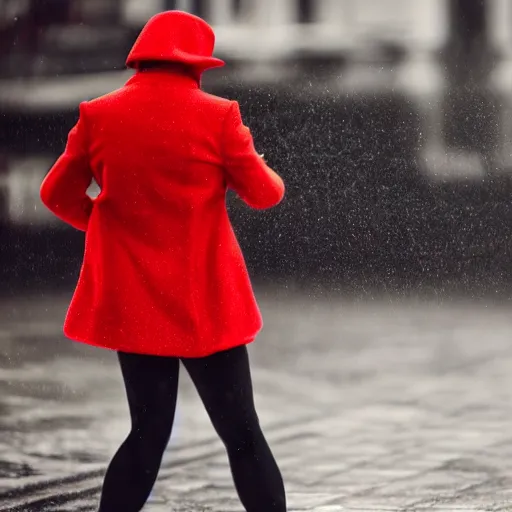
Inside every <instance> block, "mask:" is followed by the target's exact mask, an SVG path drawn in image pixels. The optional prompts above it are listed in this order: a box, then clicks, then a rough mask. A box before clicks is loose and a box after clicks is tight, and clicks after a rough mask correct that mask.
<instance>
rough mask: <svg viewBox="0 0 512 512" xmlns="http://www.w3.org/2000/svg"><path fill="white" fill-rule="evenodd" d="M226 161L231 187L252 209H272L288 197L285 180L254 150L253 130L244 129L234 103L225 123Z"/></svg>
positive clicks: (224, 151) (224, 145)
mask: <svg viewBox="0 0 512 512" xmlns="http://www.w3.org/2000/svg"><path fill="white" fill-rule="evenodd" d="M222 144H223V159H224V168H225V171H226V175H227V184H228V187H229V188H231V189H233V190H234V191H235V192H236V193H237V194H238V195H239V196H240V197H241V198H242V199H243V200H244V201H245V202H246V203H247V204H248V205H249V206H252V207H253V208H259V209H264V208H270V207H272V206H275V205H276V204H278V203H279V202H280V201H281V199H282V198H283V196H284V190H285V188H284V183H283V180H282V179H281V178H280V177H279V176H278V174H277V173H275V172H274V171H273V170H272V169H271V168H270V167H268V165H267V164H266V163H265V161H264V160H263V158H262V157H261V156H260V155H258V153H257V152H256V149H255V148H254V142H253V139H252V135H251V132H250V131H249V128H247V127H246V126H244V124H243V122H242V117H241V114H240V107H239V106H238V103H237V102H236V101H233V102H232V104H231V108H230V109H229V112H228V114H227V117H226V120H225V121H224V133H223V141H222Z"/></svg>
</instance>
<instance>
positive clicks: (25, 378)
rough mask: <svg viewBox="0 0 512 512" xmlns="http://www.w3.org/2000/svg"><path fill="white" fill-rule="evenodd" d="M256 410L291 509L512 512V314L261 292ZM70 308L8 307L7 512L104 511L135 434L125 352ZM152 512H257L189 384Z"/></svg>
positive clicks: (42, 303) (460, 305)
mask: <svg viewBox="0 0 512 512" xmlns="http://www.w3.org/2000/svg"><path fill="white" fill-rule="evenodd" d="M258 296H259V298H260V302H261V305H262V309H263V314H264V318H265V321H266V325H265V329H264V331H263V333H262V334H261V336H260V338H259V339H258V340H257V342H256V343H254V344H253V345H252V346H251V349H250V350H251V356H252V362H253V368H254V370H253V375H254V382H255V390H256V402H257V407H258V411H259V415H260V417H261V421H262V424H263V427H264V429H265V431H266V433H267V436H268V439H269V441H270V444H271V445H272V448H273V450H274V452H275V455H276V457H277V459H278V461H279V464H280V466H281V468H282V471H283V475H284V478H285V480H286V483H287V492H288V501H289V510H290V511H315V512H334V511H341V510H344V511H345V510H349V511H350V510H354V511H356V510H358V511H363V510H366V511H379V510H381V511H413V510H415V511H421V510H436V511H442V510H445V511H453V510H460V511H462V510H464V511H477V510H487V511H491V510H492V511H498V510H512V373H511V369H512V343H511V339H510V338H511V333H512V315H511V311H510V309H511V308H512V306H507V305H496V304H494V305H492V304H490V303H489V304H487V303H483V302H478V303H477V302H468V301H466V302H461V301H445V302H444V303H443V304H438V303H435V302H428V301H419V300H394V301H391V300H377V299H375V300H373V301H354V300H348V299H344V298H340V297H334V296H331V297H327V296H323V297H320V296H317V297H314V296H312V295H307V294H303V293H299V292H292V291H290V290H288V291H287V290H283V291H281V292H280V293H277V292H274V291H270V290H266V289H261V290H259V291H258ZM68 299H69V297H67V296H51V295H48V296H44V297H33V298H30V297H23V298H19V299H16V300H3V301H1V300H0V322H1V323H0V344H1V350H0V428H1V430H0V454H1V455H0V461H1V463H0V512H5V511H7V510H9V511H17V510H19V511H21V510H23V511H46V512H50V511H51V512H58V511H59V512H63V511H81V512H86V511H87V512H92V511H94V510H95V506H96V503H97V499H98V492H99V489H100V486H101V477H102V474H103V471H104V468H105V465H106V463H107V462H108V460H109V459H110V457H111V456H112V454H113V452H114V451H115V450H116V448H117V446H118V445H119V443H120V442H121V441H122V440H123V439H124V436H125V435H126V434H127V432H128V428H129V421H128V413H127V408H126V404H125V396H124V390H123V388H122V383H121V380H120V375H119V371H118V368H117V365H116V359H115V356H114V354H112V353H110V352H107V351H102V350H100V349H95V348H92V347H87V346H84V345H81V344H77V343H73V342H70V341H67V340H65V339H64V338H63V337H62V335H61V333H60V331H61V324H62V318H63V315H64V312H65V308H66V304H67V300H68ZM180 392H181V394H180V400H179V404H178V411H177V419H176V428H175V431H174V433H173V437H172V440H171V443H170V446H169V450H168V451H167V453H166V456H165V459H164V463H163V467H162V471H161V473H160V477H159V481H158V483H157V486H156V487H155V489H154V492H153V495H152V497H151V500H150V502H149V504H148V505H147V507H146V509H145V510H148V511H153V512H160V511H162V512H163V511H164V510H165V511H174V512H185V511H194V512H206V511H208V512H213V511H218V512H235V511H236V512H242V509H241V506H240V505H239V503H238V500H237V499H236V496H235V493H234V490H233V486H232V482H231V477H230V473H229V469H228V466H227V460H226V456H225V453H224V450H223V447H222V445H221V443H220V442H219V441H218V440H217V439H216V437H215V435H214V433H213V430H212V428H211V426H210V424H209V422H208V419H207V417H206V413H205V412H204V411H203V409H202V407H201V404H200V402H199V400H198V398H197V396H196V394H195V392H194V390H193V388H192V385H191V383H190V381H189V380H188V377H187V375H186V373H185V372H183V373H182V382H181V390H180Z"/></svg>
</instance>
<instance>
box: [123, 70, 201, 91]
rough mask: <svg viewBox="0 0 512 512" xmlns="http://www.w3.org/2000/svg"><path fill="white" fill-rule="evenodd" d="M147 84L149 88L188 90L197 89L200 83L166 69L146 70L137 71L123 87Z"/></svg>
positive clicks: (192, 78) (190, 77)
mask: <svg viewBox="0 0 512 512" xmlns="http://www.w3.org/2000/svg"><path fill="white" fill-rule="evenodd" d="M135 84H148V85H151V86H162V87H172V86H175V87H184V88H190V89H198V88H199V86H200V83H199V81H198V80H197V79H195V78H194V77H192V76H189V75H186V74H184V73H180V72H178V71H174V70H168V69H165V70H163V69H148V70H145V71H137V72H135V74H134V75H133V76H132V77H131V78H130V79H129V80H128V81H127V82H126V84H125V85H135Z"/></svg>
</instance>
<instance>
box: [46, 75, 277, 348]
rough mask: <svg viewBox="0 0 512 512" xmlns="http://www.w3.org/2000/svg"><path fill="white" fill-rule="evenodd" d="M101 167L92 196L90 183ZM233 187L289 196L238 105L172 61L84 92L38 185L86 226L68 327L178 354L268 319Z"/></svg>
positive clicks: (235, 340) (78, 336)
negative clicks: (238, 225) (96, 93)
mask: <svg viewBox="0 0 512 512" xmlns="http://www.w3.org/2000/svg"><path fill="white" fill-rule="evenodd" d="M93 177H94V179H95V180H96V182H97V183H98V185H99V187H100V189H101V193H100V195H99V196H98V197H97V199H95V200H91V199H90V198H89V197H88V196H87V195H86V190H87V188H88V186H89V185H90V182H91V179H92V178H93ZM228 187H229V188H231V189H233V190H234V191H236V192H237V193H238V195H239V196H240V197H241V198H242V199H243V200H244V201H245V202H247V204H249V205H250V206H252V207H254V208H269V207H271V206H274V205H276V204H277V203H279V202H280V201H281V199H282V197H283V194H284V185H283V182H282V180H281V178H280V177H279V176H278V175H277V174H276V173H275V172H274V171H272V170H271V169H270V168H269V167H268V166H267V165H266V164H265V162H264V160H263V159H262V158H261V157H260V156H259V155H258V154H257V153H256V150H255V148H254V145H253V140H252V137H251V134H250V132H249V130H248V128H246V127H245V126H244V125H243V123H242V120H241V117H240V110H239V106H238V103H236V102H234V101H228V100H225V99H222V98H218V97H215V96H212V95H209V94H206V93H205V92H203V91H202V90H201V89H200V88H199V86H198V83H197V82H196V81H195V80H194V79H193V78H192V77H188V76H186V75H184V74H178V73H175V72H170V71H144V72H137V73H136V74H135V75H134V76H133V77H132V78H131V79H130V80H129V81H128V82H127V84H126V85H125V86H124V87H122V88H121V89H119V90H117V91H114V92H113V93H110V94H108V95H106V96H104V97H101V98H98V99H96V100H93V101H90V102H87V103H82V104H81V105H80V119H79V121H78V123H77V124H76V126H75V127H74V128H73V129H72V130H71V132H70V134H69V138H68V142H67V146H66V150H65V152H64V154H63V155H62V156H61V157H60V158H59V159H58V161H57V162H56V163H55V165H54V167H53V168H52V169H51V171H50V172H49V174H48V175H47V177H46V178H45V180H44V182H43V184H42V187H41V198H42V200H43V202H44V204H45V205H46V206H47V207H48V208H49V209H50V210H52V211H53V212H54V214H55V215H57V216H58V217H60V218H61V219H62V220H64V221H65V222H67V223H69V224H71V225H72V226H74V227H75V228H77V229H80V230H84V231H85V232H86V242H85V254H84V261H83V266H82V269H81V273H80V277H79V280H78V285H77V288H76V291H75V294H74V297H73V300H72V302H71V305H70V308H69V311H68V314H67V317H66V321H65V325H64V332H65V334H66V335H67V336H68V337H69V338H71V339H74V340H77V341H81V342H85V343H89V344H91V345H97V346H101V347H105V348H109V349H113V350H122V351H126V352H136V353H143V354H154V355H168V356H181V357H201V356H205V355H208V354H212V353H214V352H217V351H221V350H226V349H228V348H231V347H234V346H237V345H241V344H246V343H249V342H251V341H253V340H254V338H255V337H256V335H257V333H258V332H259V330H260V329H261V327H262V319H261V315H260V312H259V309H258V306H257V303H256V301H255V298H254V295H253V291H252V288H251V284H250V280H249V276H248V273H247V269H246V266H245V262H244V259H243V256H242V253H241V251H240V248H239V245H238V243H237V240H236V238H235V235H234V233H233V229H232V227H231V223H230V221H229V218H228V214H227V211H226V201H225V198H226V190H227V188H228Z"/></svg>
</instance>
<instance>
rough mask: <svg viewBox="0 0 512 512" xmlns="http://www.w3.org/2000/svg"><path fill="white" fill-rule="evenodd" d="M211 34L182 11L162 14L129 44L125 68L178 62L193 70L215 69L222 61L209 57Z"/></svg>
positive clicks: (201, 23)
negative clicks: (144, 64)
mask: <svg viewBox="0 0 512 512" xmlns="http://www.w3.org/2000/svg"><path fill="white" fill-rule="evenodd" d="M214 46H215V34H214V32H213V30H212V28H211V27H210V25H208V23H206V21H204V20H202V19H201V18H198V17H197V16H194V15H193V14H189V13H187V12H182V11H166V12H162V13H159V14H156V15H155V16H153V17H152V18H151V19H150V20H149V21H148V22H147V23H146V25H145V27H144V28H143V29H142V31H141V33H140V35H139V37H138V38H137V41H135V44H134V45H133V48H132V50H131V51H130V53H129V55H128V58H127V59H126V65H127V66H129V67H137V64H138V63H139V62H141V61H148V60H154V61H155V60H156V61H166V62H181V63H184V64H188V65H191V66H194V67H195V68H197V69H200V70H203V71H204V70H205V69H207V68H216V67H219V66H223V65H224V61H222V60H221V59H217V58H216V57H212V54H213V48H214Z"/></svg>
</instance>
